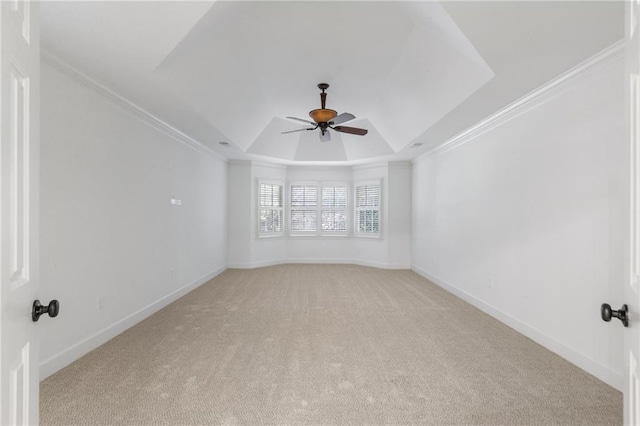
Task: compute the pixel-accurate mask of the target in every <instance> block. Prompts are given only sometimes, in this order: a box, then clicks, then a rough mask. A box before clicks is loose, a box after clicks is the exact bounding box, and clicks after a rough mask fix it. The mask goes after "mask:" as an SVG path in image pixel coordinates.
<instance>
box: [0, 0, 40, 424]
mask: <svg viewBox="0 0 640 426" xmlns="http://www.w3.org/2000/svg"><path fill="white" fill-rule="evenodd" d="M39 43H40V34H39V31H38V16H37V2H31V1H28V0H9V1H6V0H0V241H1V243H0V424H2V425H22V424H37V423H38V384H39V374H38V338H37V337H38V335H37V328H36V323H34V322H33V321H32V320H31V305H32V304H33V301H34V299H36V298H37V291H38V250H39V247H38V246H39V244H38V239H39V235H38V221H39V219H38V209H39V205H38V187H39V182H38V179H39V176H38V171H39V162H38V156H39V144H38V143H39V142H38V141H39V117H38V113H39V112H38V111H39V107H38V105H39V85H40V78H39V73H40V51H39Z"/></svg>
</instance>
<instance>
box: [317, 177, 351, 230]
mask: <svg viewBox="0 0 640 426" xmlns="http://www.w3.org/2000/svg"><path fill="white" fill-rule="evenodd" d="M347 191H348V188H347V187H346V186H323V187H322V209H321V210H322V232H328V233H334V232H335V233H337V232H343V233H344V232H347Z"/></svg>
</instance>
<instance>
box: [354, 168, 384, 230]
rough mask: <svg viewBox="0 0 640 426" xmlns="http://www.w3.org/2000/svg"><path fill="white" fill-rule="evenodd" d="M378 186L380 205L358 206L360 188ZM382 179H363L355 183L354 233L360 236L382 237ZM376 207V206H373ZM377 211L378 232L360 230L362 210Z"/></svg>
mask: <svg viewBox="0 0 640 426" xmlns="http://www.w3.org/2000/svg"><path fill="white" fill-rule="evenodd" d="M368 186H377V187H378V205H377V206H358V188H360V187H368ZM382 189H383V187H382V180H381V179H375V180H363V181H357V182H355V183H354V185H353V235H354V236H356V237H359V238H382V205H383V198H382V197H383V194H382ZM371 207H374V208H371ZM367 210H372V211H377V212H378V230H377V232H366V231H360V228H359V218H360V212H361V211H367Z"/></svg>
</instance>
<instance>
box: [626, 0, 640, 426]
mask: <svg viewBox="0 0 640 426" xmlns="http://www.w3.org/2000/svg"><path fill="white" fill-rule="evenodd" d="M639 3H640V2H639V1H638V0H633V1H628V2H626V11H625V21H626V23H625V39H626V40H625V58H626V59H625V61H626V70H625V79H626V81H625V93H626V99H625V102H626V108H625V111H627V117H626V124H627V125H626V129H627V135H628V139H627V140H628V141H629V144H628V147H629V151H628V152H629V158H630V173H629V176H630V201H631V202H630V205H629V212H630V225H631V232H630V233H629V235H630V241H629V245H628V247H629V248H630V250H629V262H628V266H629V268H628V271H627V273H626V274H625V277H626V282H625V284H624V287H625V290H624V297H625V301H624V302H625V303H626V304H627V305H628V306H629V312H630V318H629V319H630V321H629V327H628V328H626V329H625V333H624V353H625V354H624V356H625V366H626V368H627V372H626V374H625V389H624V421H625V424H630V425H640V381H639V380H638V377H639V376H640V374H639V372H640V369H639V368H638V362H639V361H640V28H638V24H639V19H640V4H639Z"/></svg>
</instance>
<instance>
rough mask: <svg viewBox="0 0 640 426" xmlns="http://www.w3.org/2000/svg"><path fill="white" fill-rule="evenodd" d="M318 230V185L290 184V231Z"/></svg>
mask: <svg viewBox="0 0 640 426" xmlns="http://www.w3.org/2000/svg"><path fill="white" fill-rule="evenodd" d="M317 230H318V187H317V186H316V185H291V231H292V232H315V231H317Z"/></svg>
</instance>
